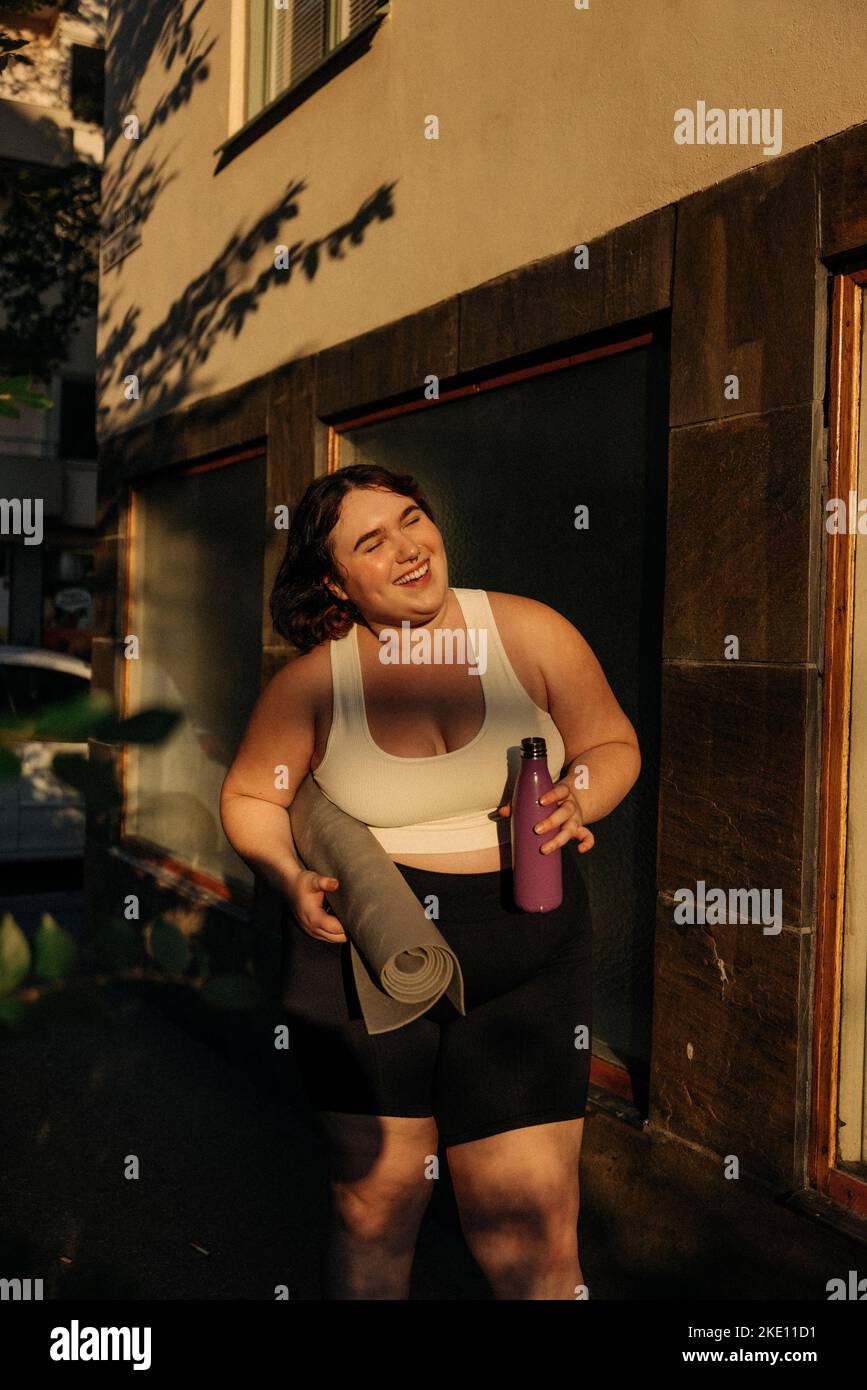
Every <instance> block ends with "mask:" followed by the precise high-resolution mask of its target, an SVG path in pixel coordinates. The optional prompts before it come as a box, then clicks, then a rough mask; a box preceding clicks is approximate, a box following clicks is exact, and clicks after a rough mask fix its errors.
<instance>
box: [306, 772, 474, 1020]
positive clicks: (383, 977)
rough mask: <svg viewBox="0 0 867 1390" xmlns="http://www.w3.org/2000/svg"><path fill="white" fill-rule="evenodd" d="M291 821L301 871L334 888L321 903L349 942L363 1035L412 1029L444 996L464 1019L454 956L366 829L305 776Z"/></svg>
mask: <svg viewBox="0 0 867 1390" xmlns="http://www.w3.org/2000/svg"><path fill="white" fill-rule="evenodd" d="M289 820H290V823H291V826H292V837H293V839H294V841H295V847H296V849H297V850H298V855H299V857H300V859H301V861H302V862H303V864H304V865H305V867H307V868H309V869H313V870H315V872H316V873H318V874H322V875H323V877H330V878H336V879H337V880H338V882H339V884H340V887H339V888H337V889H335V890H334V891H333V892H329V893H327V894H326V897H327V898H328V901H329V902H330V903H331V904H332V905H333V907H334V909H335V912H336V915H337V919H338V921H339V922H340V924H341V926H342V927H343V930H344V931H345V932H346V935H347V937H348V938H349V943H350V956H351V959H352V969H353V974H354V976H355V987H356V989H357V991H358V1000H359V1003H360V1005H361V1011H362V1014H363V1015H364V1022H365V1024H366V1026H367V1031H368V1033H371V1034H373V1033H390V1032H392V1031H393V1030H394V1029H395V1028H402V1027H403V1026H404V1024H406V1023H412V1021H413V1019H415V1018H419V1017H420V1016H421V1014H423V1013H426V1011H427V1010H428V1009H430V1008H432V1007H433V1005H434V1004H435V1003H436V1002H437V1000H438V999H441V998H442V996H443V995H445V996H446V997H447V998H448V999H450V1000H451V1002H452V1004H454V1006H455V1008H456V1009H457V1010H458V1012H459V1013H461V1014H463V1013H466V1009H465V1008H464V979H463V975H462V974H461V967H460V962H459V960H458V958H457V956H456V955H455V953H454V951H453V950H452V948H451V946H450V945H449V944H448V942H447V941H446V939H445V937H444V936H443V935H442V934H441V932H439V931H438V930H437V928H436V925H435V924H434V923H433V922H432V921H431V920H430V918H429V917H427V916H425V911H424V908H423V907H422V905H421V903H420V902H419V900H418V898H417V897H416V896H415V894H414V893H413V891H412V889H411V888H410V886H409V884H408V883H407V882H406V879H405V878H403V876H402V874H401V873H400V871H399V870H398V869H396V868H395V866H394V864H393V862H392V860H391V859H390V858H389V856H388V855H387V854H386V852H385V850H384V849H383V848H382V846H381V845H380V843H379V841H378V840H377V839H376V837H375V836H374V835H371V833H370V831H369V829H368V828H367V826H366V825H365V824H364V823H363V822H362V821H359V820H356V819H355V817H354V816H349V815H347V814H346V812H345V811H342V810H341V809H340V807H339V806H336V805H335V804H334V802H333V801H332V800H331V799H330V797H327V796H326V795H325V793H324V792H323V791H322V789H321V788H320V787H319V786H317V784H316V782H315V781H314V780H313V778H312V777H311V776H310V774H309V773H308V774H307V776H306V777H305V778H304V780H303V782H302V783H301V785H300V787H299V788H298V791H297V793H296V795H295V800H294V801H293V802H292V805H291V806H290V807H289Z"/></svg>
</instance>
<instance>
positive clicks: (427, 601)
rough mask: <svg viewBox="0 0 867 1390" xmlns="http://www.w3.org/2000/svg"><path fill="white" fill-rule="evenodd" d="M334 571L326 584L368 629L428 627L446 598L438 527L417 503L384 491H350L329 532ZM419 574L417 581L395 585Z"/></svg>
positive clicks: (445, 568)
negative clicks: (359, 615)
mask: <svg viewBox="0 0 867 1390" xmlns="http://www.w3.org/2000/svg"><path fill="white" fill-rule="evenodd" d="M331 546H332V551H333V554H334V561H335V570H336V573H337V574H338V575H340V576H341V578H340V582H339V583H337V582H333V583H329V588H331V590H332V591H333V592H334V593H335V594H337V596H338V597H339V598H343V599H346V598H348V599H350V600H351V602H352V603H354V604H355V606H356V608H358V609H359V610H360V611H361V613H362V614H363V615H364V617H365V618H366V619H367V621H368V622H369V623H370V625H371V627H376V626H377V625H379V626H380V627H399V626H400V624H401V622H402V621H404V620H406V621H408V622H410V623H423V622H428V621H429V620H430V619H431V618H434V617H436V615H437V614H438V613H439V612H440V611H441V609H442V608H443V605H444V604H445V602H446V599H447V597H448V587H449V576H448V564H447V561H446V552H445V547H444V545H443V538H442V536H441V535H440V532H439V528H438V527H437V526H435V525H434V523H433V522H432V521H431V519H430V517H429V516H427V515H426V513H425V512H423V511H422V509H421V507H420V506H419V505H418V503H417V502H414V501H413V499H412V498H411V497H404V496H403V495H402V494H401V493H397V492H386V491H385V489H383V488H378V487H377V488H352V489H351V490H350V491H349V492H348V493H347V494H346V496H345V497H344V499H343V503H342V506H341V509H340V517H339V519H338V521H337V525H336V526H335V527H334V529H333V531H332V532H331ZM418 569H421V570H423V573H422V574H421V576H420V577H419V578H418V579H413V580H411V581H409V582H407V583H400V582H399V581H400V580H401V579H402V578H403V577H404V576H406V575H408V574H410V573H414V572H415V571H416V570H418Z"/></svg>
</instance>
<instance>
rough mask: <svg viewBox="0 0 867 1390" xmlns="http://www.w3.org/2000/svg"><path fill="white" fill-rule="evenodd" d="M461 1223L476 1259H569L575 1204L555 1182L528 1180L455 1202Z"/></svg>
mask: <svg viewBox="0 0 867 1390" xmlns="http://www.w3.org/2000/svg"><path fill="white" fill-rule="evenodd" d="M461 1224H462V1226H463V1229H464V1233H465V1235H466V1238H467V1242H468V1244H469V1245H470V1246H471V1247H472V1249H473V1253H474V1254H475V1255H476V1256H477V1258H481V1259H482V1260H483V1261H484V1262H485V1263H495V1264H500V1263H502V1264H504V1265H510V1264H511V1263H514V1262H524V1261H527V1260H528V1259H531V1258H532V1257H533V1256H534V1254H535V1255H537V1256H538V1257H539V1258H541V1259H544V1260H545V1261H548V1262H550V1261H557V1260H560V1259H563V1260H571V1259H573V1258H574V1256H575V1251H576V1248H577V1227H578V1204H577V1198H576V1194H575V1193H574V1191H567V1190H565V1189H564V1188H563V1186H562V1185H561V1184H558V1183H551V1184H546V1183H544V1182H541V1183H540V1182H533V1181H532V1180H530V1181H528V1182H525V1183H522V1184H520V1185H519V1186H516V1187H515V1188H514V1189H512V1190H510V1191H504V1190H500V1191H490V1190H488V1191H485V1192H484V1193H479V1194H477V1195H476V1196H475V1198H474V1199H472V1200H470V1201H469V1202H467V1203H465V1204H463V1205H462V1206H461Z"/></svg>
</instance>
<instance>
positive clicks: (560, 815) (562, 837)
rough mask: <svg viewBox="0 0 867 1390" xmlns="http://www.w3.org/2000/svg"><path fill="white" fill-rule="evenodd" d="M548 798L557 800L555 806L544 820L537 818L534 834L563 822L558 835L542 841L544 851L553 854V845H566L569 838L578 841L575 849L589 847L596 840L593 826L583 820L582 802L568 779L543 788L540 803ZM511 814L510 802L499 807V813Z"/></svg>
mask: <svg viewBox="0 0 867 1390" xmlns="http://www.w3.org/2000/svg"><path fill="white" fill-rule="evenodd" d="M549 802H556V803H557V809H556V810H555V811H552V812H551V814H550V816H547V817H546V818H545V820H541V821H538V822H537V823H536V825H535V826H534V827H533V829H534V830H535V831H536V834H537V835H544V834H545V832H546V831H549V830H554V829H555V828H556V827H557V826H558V825H559V826H562V829H561V830H560V833H559V835H555V836H554V838H553V839H552V840H548V841H547V842H546V843H545V844H544V845H542V853H543V854H552V853H553V852H554V850H555V849H560V848H562V846H563V845H567V844H568V843H569V841H570V840H577V841H578V853H579V854H586V853H587V851H588V849H592V848H593V846H594V845H595V843H596V839H595V836H594V834H593V832H592V830H588V829H587V826H586V825H584V824H583V823H582V822H583V819H584V817H583V814H582V811H581V805H580V803H579V801H578V798H577V796H576V795H575V792H574V790H573V788H572V787H570V786H569V783H568V782H555V783H554V786H553V787H552V788H551V790H550V791H548V792H545V794H544V795H543V796H540V797H539V805H540V806H545V805H547V804H548V803H549ZM511 814H512V807H511V804H510V803H508V802H507V803H506V805H505V806H501V807H500V815H501V816H503V815H505V816H509V815H511Z"/></svg>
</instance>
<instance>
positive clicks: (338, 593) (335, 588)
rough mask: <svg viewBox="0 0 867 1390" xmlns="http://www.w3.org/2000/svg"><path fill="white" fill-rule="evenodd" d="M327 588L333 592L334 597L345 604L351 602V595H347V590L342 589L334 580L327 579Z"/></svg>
mask: <svg viewBox="0 0 867 1390" xmlns="http://www.w3.org/2000/svg"><path fill="white" fill-rule="evenodd" d="M325 587H326V589H330V590H331V592H332V594H333V595H334V597H335V598H339V599H341V600H342V602H343V603H348V602H349V595H348V594H347V592H346V590H345V589H341V587H340V585H339V584H338V583H336V582H335V580H333V579H326V581H325Z"/></svg>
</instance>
